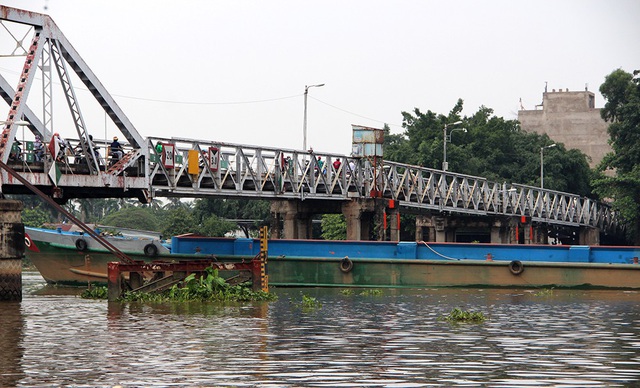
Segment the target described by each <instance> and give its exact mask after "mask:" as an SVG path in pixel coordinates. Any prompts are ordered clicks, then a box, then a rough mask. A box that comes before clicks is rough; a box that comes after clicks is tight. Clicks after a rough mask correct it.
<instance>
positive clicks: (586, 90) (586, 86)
mask: <svg viewBox="0 0 640 388" xmlns="http://www.w3.org/2000/svg"><path fill="white" fill-rule="evenodd" d="M584 91H585V92H588V91H589V84H588V83H585V84H584Z"/></svg>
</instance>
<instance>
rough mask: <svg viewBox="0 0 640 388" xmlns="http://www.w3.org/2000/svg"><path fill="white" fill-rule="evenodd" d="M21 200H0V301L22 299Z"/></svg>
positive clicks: (22, 237)
mask: <svg viewBox="0 0 640 388" xmlns="http://www.w3.org/2000/svg"><path fill="white" fill-rule="evenodd" d="M21 211H22V202H20V201H12V200H4V199H3V200H0V234H1V236H0V301H1V300H13V301H16V300H17V301H19V300H22V258H23V256H24V225H23V224H22V221H21V218H20V212H21Z"/></svg>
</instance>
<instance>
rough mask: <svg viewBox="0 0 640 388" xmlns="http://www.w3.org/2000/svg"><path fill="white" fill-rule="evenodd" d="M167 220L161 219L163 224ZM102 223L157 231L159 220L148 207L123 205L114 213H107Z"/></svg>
mask: <svg viewBox="0 0 640 388" xmlns="http://www.w3.org/2000/svg"><path fill="white" fill-rule="evenodd" d="M165 222H167V221H165V220H163V224H164V223H165ZM101 223H102V224H104V225H108V226H117V227H120V228H132V229H143V230H152V231H158V230H160V229H159V225H160V223H159V221H158V219H157V218H156V216H155V215H154V214H153V211H152V210H151V209H149V208H142V207H135V206H131V207H125V208H122V209H120V210H118V211H117V212H115V213H112V214H109V215H108V216H106V217H105V218H103V219H102V221H101Z"/></svg>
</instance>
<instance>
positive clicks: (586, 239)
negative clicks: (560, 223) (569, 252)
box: [578, 227, 600, 245]
mask: <svg viewBox="0 0 640 388" xmlns="http://www.w3.org/2000/svg"><path fill="white" fill-rule="evenodd" d="M578 238H579V242H578V244H580V245H600V230H599V229H597V228H588V227H583V228H580V234H579V236H578Z"/></svg>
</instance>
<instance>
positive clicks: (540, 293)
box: [533, 288, 553, 297]
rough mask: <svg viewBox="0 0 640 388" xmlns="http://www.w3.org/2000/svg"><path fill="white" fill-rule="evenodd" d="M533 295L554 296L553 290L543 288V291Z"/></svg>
mask: <svg viewBox="0 0 640 388" xmlns="http://www.w3.org/2000/svg"><path fill="white" fill-rule="evenodd" d="M533 295H535V296H539V297H550V296H553V288H543V289H542V290H540V291H538V292H536V293H534V294H533Z"/></svg>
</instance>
